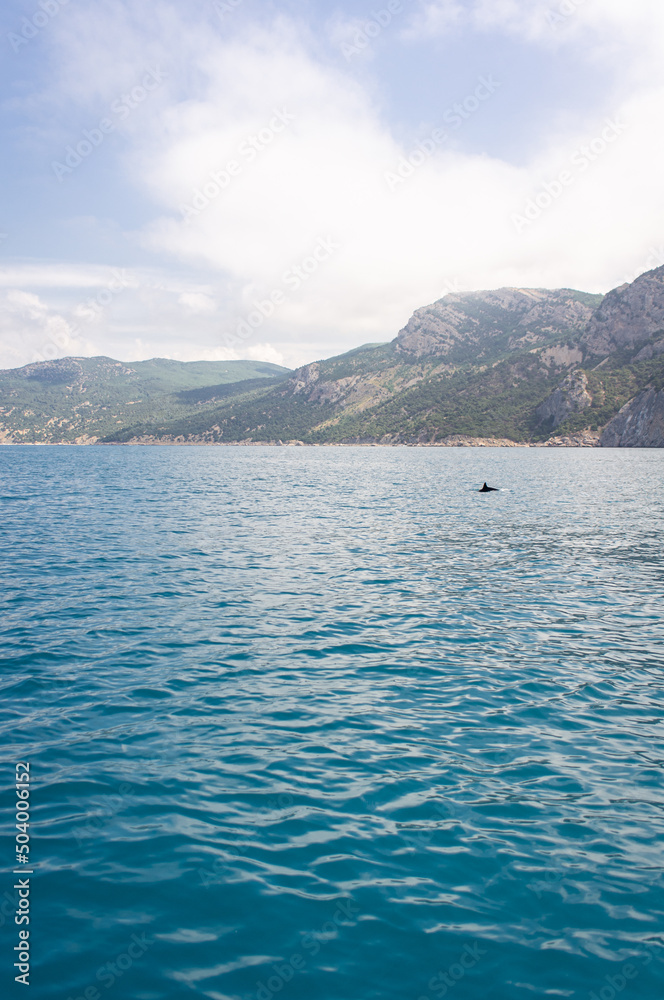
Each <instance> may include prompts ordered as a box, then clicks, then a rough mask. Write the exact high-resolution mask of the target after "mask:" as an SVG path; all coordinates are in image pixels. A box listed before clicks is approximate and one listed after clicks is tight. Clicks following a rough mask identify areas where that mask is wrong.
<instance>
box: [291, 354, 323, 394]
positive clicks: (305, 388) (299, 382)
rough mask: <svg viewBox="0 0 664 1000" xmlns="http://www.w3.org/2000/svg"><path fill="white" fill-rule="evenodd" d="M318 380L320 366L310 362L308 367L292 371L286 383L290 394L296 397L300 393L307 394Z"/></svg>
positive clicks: (304, 366)
mask: <svg viewBox="0 0 664 1000" xmlns="http://www.w3.org/2000/svg"><path fill="white" fill-rule="evenodd" d="M319 378H320V365H319V364H318V362H316V361H312V363H311V364H310V365H303V367H302V368H298V369H297V371H294V372H293V374H292V375H291V377H290V378H289V379H288V382H287V383H286V384H287V386H288V389H289V390H290V392H292V393H293V395H294V396H296V395H297V394H298V393H300V392H304V393H305V394H306V395H308V394H309V390H310V389H311V388H312V386H314V385H315V384H316V382H318V380H319Z"/></svg>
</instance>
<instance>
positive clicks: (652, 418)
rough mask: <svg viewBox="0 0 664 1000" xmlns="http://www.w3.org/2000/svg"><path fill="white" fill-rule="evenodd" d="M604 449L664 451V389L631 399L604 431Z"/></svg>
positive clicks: (646, 392) (650, 391) (642, 393)
mask: <svg viewBox="0 0 664 1000" xmlns="http://www.w3.org/2000/svg"><path fill="white" fill-rule="evenodd" d="M600 444H601V445H602V447H603V448H664V389H661V390H660V391H659V392H656V391H655V389H646V390H645V392H641V393H639V395H638V396H636V397H635V398H634V399H630V401H629V403H626V404H625V406H623V407H622V409H621V410H620V412H619V413H618V414H617V416H615V417H614V418H613V420H611V421H610V422H609V423H608V424H607V426H606V427H605V428H604V432H603V433H602V436H601V438H600Z"/></svg>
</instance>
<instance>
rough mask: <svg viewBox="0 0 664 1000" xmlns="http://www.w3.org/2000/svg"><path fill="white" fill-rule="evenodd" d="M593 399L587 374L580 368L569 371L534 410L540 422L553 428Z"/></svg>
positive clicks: (589, 403) (579, 411) (588, 404)
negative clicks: (589, 390)
mask: <svg viewBox="0 0 664 1000" xmlns="http://www.w3.org/2000/svg"><path fill="white" fill-rule="evenodd" d="M592 401H593V399H592V396H591V395H590V393H589V392H588V376H587V375H586V373H585V372H584V371H581V370H580V369H579V370H577V371H575V372H570V374H569V375H567V376H566V378H564V379H563V381H562V382H561V383H560V385H559V386H558V388H557V389H554V391H553V392H552V393H551V395H550V396H549V398H548V399H545V400H544V402H543V403H540V405H539V406H538V407H537V409H536V410H535V416H536V417H537V420H538V421H539V423H541V424H546V425H547V426H548V427H549V428H551V429H553V428H555V427H558V426H560V424H562V423H563V422H564V421H565V420H567V418H568V417H569V416H571V415H572V414H573V413H581V412H582V410H585V409H586V407H588V406H590V405H591V403H592Z"/></svg>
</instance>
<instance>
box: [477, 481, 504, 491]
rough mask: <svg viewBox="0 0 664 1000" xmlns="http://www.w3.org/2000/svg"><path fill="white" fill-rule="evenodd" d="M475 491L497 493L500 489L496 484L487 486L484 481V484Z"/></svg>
mask: <svg viewBox="0 0 664 1000" xmlns="http://www.w3.org/2000/svg"><path fill="white" fill-rule="evenodd" d="M477 492H478V493H498V492H500V491H499V490H498V487H497V486H487V484H486V483H485V484H484V486H483V487H482V489H481V490H478V491H477Z"/></svg>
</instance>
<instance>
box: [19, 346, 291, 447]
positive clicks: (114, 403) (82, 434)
mask: <svg viewBox="0 0 664 1000" xmlns="http://www.w3.org/2000/svg"><path fill="white" fill-rule="evenodd" d="M288 374H290V370H289V369H288V368H281V367H280V366H279V365H271V364H267V363H265V362H262V361H193V362H181V361H169V360H167V359H165V358H153V359H152V360H151V361H138V362H131V363H130V364H124V363H123V362H121V361H114V360H113V359H112V358H104V357H100V358H63V359H61V360H58V361H41V362H36V363H34V364H30V365H25V366H24V367H23V368H14V369H6V370H4V371H0V441H4V442H5V443H17V444H18V443H22V442H23V443H33V442H45V443H56V442H57V443H60V442H69V443H75V444H87V443H93V442H94V441H95V440H98V439H99V438H102V437H106V436H109V435H111V436H112V435H113V434H114V433H115V432H116V431H117V430H118V428H124V427H126V426H127V425H128V424H133V423H135V422H136V420H137V419H138V420H141V421H147V422H154V421H156V420H160V419H162V418H163V417H164V416H166V415H167V416H168V417H169V418H170V419H173V418H174V417H176V416H177V417H181V418H183V417H185V416H187V415H192V414H194V413H196V411H197V410H198V409H199V408H200V406H201V401H202V400H203V401H207V402H208V403H209V402H210V401H211V400H214V399H221V398H225V397H228V396H229V395H232V394H233V393H234V392H236V391H238V388H239V387H240V386H241V387H242V391H244V392H246V391H248V390H249V389H251V388H253V387H255V386H258V385H262V384H263V383H267V384H272V383H273V382H276V381H279V379H281V378H283V377H284V376H286V375H288Z"/></svg>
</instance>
